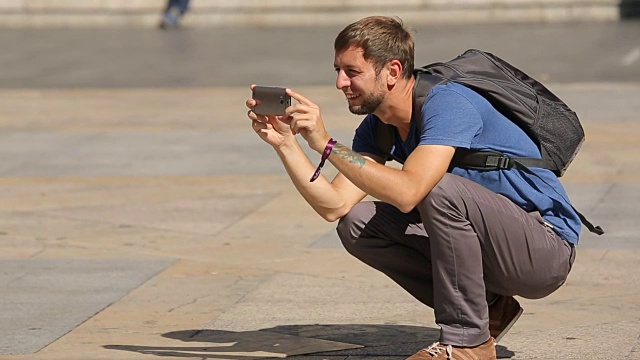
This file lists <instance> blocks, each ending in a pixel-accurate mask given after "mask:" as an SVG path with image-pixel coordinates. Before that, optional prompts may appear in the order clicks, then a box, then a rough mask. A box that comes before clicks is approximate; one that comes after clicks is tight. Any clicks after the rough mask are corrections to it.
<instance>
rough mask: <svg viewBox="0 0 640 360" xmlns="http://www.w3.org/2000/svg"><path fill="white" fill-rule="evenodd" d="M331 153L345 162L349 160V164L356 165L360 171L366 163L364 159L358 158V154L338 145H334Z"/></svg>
mask: <svg viewBox="0 0 640 360" xmlns="http://www.w3.org/2000/svg"><path fill="white" fill-rule="evenodd" d="M332 152H333V153H334V154H336V155H338V156H340V157H341V158H343V159H345V160H349V162H350V163H352V164H356V165H358V167H360V169H362V167H363V166H364V164H365V162H366V160H365V158H363V157H362V156H360V154H358V153H357V152H355V151H353V150H351V149H349V148H347V147H346V146H344V145H342V144H340V143H337V144H335V146H334V147H333V150H332Z"/></svg>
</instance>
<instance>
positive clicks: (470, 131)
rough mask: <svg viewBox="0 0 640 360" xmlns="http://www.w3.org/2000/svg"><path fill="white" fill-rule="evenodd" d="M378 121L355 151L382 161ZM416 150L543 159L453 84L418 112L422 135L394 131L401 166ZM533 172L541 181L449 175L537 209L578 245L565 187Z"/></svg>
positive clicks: (516, 173)
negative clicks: (448, 149)
mask: <svg viewBox="0 0 640 360" xmlns="http://www.w3.org/2000/svg"><path fill="white" fill-rule="evenodd" d="M376 121H378V119H377V117H376V116H375V115H373V114H372V115H368V116H367V117H366V118H365V119H364V120H363V121H362V123H361V124H360V126H359V127H358V129H356V134H355V137H354V139H353V150H354V151H357V152H360V153H369V154H372V155H378V156H381V157H386V154H383V153H382V152H381V151H380V149H379V148H378V147H377V146H376V142H375V132H374V129H375V123H376ZM419 145H448V146H454V147H460V148H467V149H469V148H473V149H480V150H494V151H499V152H501V153H504V154H506V155H508V156H512V157H532V158H540V157H541V155H540V150H539V149H538V147H537V146H536V144H535V143H534V142H533V140H531V138H529V136H528V135H527V134H526V133H525V132H524V131H523V130H522V129H520V128H519V127H518V126H517V125H516V124H514V123H513V122H512V121H510V120H509V119H507V118H506V117H504V116H503V115H502V114H501V113H500V112H498V111H497V110H496V109H495V108H494V107H493V106H492V105H491V104H490V103H489V102H488V101H487V100H486V99H485V98H483V97H482V96H481V95H479V94H478V93H476V92H474V91H473V90H471V89H469V88H467V87H465V86H463V85H460V84H456V83H453V82H450V83H447V84H443V85H438V86H436V87H434V88H433V89H432V90H431V93H430V94H429V95H428V96H427V98H426V99H425V102H424V105H423V107H422V126H421V131H418V128H417V127H416V124H415V123H412V124H411V129H410V130H409V135H408V136H407V138H406V140H405V141H402V139H401V138H400V136H399V135H398V133H397V131H396V132H395V140H394V146H393V148H392V153H393V155H394V157H395V158H397V159H399V160H401V161H404V160H406V158H407V157H408V156H409V154H410V153H411V152H412V151H413V150H415V149H416V147H418V146H419ZM531 170H533V171H534V172H535V173H536V174H537V175H538V176H540V178H542V179H544V181H542V180H541V179H540V178H538V177H536V176H533V175H530V174H527V173H525V172H523V171H520V170H518V169H508V170H490V171H486V170H485V171H481V170H471V169H464V168H460V167H451V168H450V169H449V171H450V172H451V173H453V174H456V175H459V176H462V177H465V178H467V179H470V180H472V181H475V182H476V183H478V184H480V185H483V186H484V187H486V188H488V189H490V190H492V191H493V192H495V193H498V194H501V195H504V196H505V197H507V198H508V199H510V200H511V201H513V202H514V203H515V204H517V205H519V206H520V207H521V208H522V209H524V210H525V211H527V212H532V211H536V210H537V211H538V212H539V213H540V215H542V218H543V219H544V221H545V222H547V223H549V224H551V225H552V226H553V229H554V230H555V231H556V233H558V234H559V235H560V236H561V237H562V238H564V239H565V240H567V241H569V242H570V243H573V244H577V243H578V237H579V234H580V229H581V223H580V218H579V217H578V215H577V214H576V212H575V211H574V210H573V208H572V207H571V205H570V203H569V201H568V196H567V194H566V192H565V190H564V187H563V186H562V184H561V183H560V181H559V180H558V178H557V177H556V175H555V174H554V173H553V172H552V171H550V170H547V169H542V168H531ZM545 182H546V183H545Z"/></svg>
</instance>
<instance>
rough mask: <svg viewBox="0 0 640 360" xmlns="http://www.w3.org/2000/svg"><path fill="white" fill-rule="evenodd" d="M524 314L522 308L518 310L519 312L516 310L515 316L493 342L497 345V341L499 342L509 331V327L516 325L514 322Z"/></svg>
mask: <svg viewBox="0 0 640 360" xmlns="http://www.w3.org/2000/svg"><path fill="white" fill-rule="evenodd" d="M523 312H524V309H523V308H520V310H518V313H517V314H516V316H514V317H513V319H511V321H510V322H509V323H508V324H507V326H505V328H504V330H502V332H500V334H498V336H497V337H496V338H495V340H494V341H495V342H496V344H497V343H498V341H500V339H502V338H503V337H504V336H505V335H506V334H507V332H508V331H509V330H511V327H512V326H513V324H515V323H516V321H518V319H519V318H520V315H522V313H523Z"/></svg>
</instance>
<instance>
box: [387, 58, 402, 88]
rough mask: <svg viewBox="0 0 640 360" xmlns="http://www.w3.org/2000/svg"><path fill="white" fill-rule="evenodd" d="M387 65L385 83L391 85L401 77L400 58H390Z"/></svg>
mask: <svg viewBox="0 0 640 360" xmlns="http://www.w3.org/2000/svg"><path fill="white" fill-rule="evenodd" d="M387 67H388V69H389V71H388V72H387V84H388V85H390V86H393V85H395V84H396V83H397V82H398V80H400V78H401V77H402V63H401V62H400V60H391V61H390V62H389V63H388V64H387Z"/></svg>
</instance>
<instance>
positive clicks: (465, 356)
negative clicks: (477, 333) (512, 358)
mask: <svg viewBox="0 0 640 360" xmlns="http://www.w3.org/2000/svg"><path fill="white" fill-rule="evenodd" d="M434 359H441V360H496V359H497V356H496V343H495V342H494V341H493V338H489V340H487V341H486V342H485V343H484V344H480V345H478V346H476V347H456V346H451V345H444V344H441V343H439V342H437V343H433V344H431V346H429V347H428V348H426V349H422V350H420V351H418V352H417V353H415V354H414V355H412V356H411V357H409V358H407V360H434Z"/></svg>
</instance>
